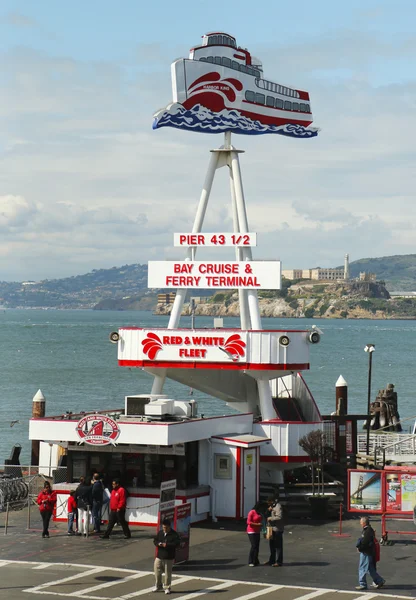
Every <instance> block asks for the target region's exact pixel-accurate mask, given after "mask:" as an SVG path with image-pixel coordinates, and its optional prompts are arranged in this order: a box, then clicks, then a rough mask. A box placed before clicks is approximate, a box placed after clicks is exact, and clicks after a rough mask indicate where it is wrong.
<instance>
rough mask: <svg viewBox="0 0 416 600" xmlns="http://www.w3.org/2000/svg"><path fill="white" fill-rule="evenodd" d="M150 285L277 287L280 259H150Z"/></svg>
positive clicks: (209, 287) (230, 287)
mask: <svg viewBox="0 0 416 600" xmlns="http://www.w3.org/2000/svg"><path fill="white" fill-rule="evenodd" d="M148 264H149V269H148V284H147V285H148V287H149V288H197V289H201V290H204V289H205V290H207V289H263V290H280V287H281V263H280V261H278V260H276V261H247V262H244V261H241V262H240V261H239V262H225V261H217V262H201V261H180V262H169V261H149V263H148Z"/></svg>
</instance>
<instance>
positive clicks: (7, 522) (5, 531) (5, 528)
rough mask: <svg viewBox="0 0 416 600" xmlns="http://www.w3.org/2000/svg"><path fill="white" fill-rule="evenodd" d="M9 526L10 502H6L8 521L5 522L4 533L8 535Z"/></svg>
mask: <svg viewBox="0 0 416 600" xmlns="http://www.w3.org/2000/svg"><path fill="white" fill-rule="evenodd" d="M8 526H9V503H8V502H7V504H6V521H5V523H4V535H7V528H8Z"/></svg>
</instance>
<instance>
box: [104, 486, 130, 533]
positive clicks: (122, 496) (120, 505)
mask: <svg viewBox="0 0 416 600" xmlns="http://www.w3.org/2000/svg"><path fill="white" fill-rule="evenodd" d="M112 486H113V491H112V492H111V496H110V516H109V518H108V525H107V529H106V531H105V533H104V535H103V536H101V539H102V540H106V539H107V540H108V538H109V537H110V533H111V532H112V531H113V527H114V525H115V524H116V523H117V522H118V523H120V525H121V526H122V528H123V533H124V538H125V539H126V540H128V539H129V538H131V533H130V529H129V526H128V524H127V521H126V507H127V494H126V490H125V489H124V488H123V487H121V485H120V480H119V479H114V481H113V483H112Z"/></svg>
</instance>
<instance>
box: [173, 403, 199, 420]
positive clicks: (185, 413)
mask: <svg viewBox="0 0 416 600" xmlns="http://www.w3.org/2000/svg"><path fill="white" fill-rule="evenodd" d="M196 409H197V405H196V402H195V400H175V403H174V408H173V410H174V414H175V415H177V416H178V417H189V418H191V417H196Z"/></svg>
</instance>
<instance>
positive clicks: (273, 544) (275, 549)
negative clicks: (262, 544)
mask: <svg viewBox="0 0 416 600" xmlns="http://www.w3.org/2000/svg"><path fill="white" fill-rule="evenodd" d="M267 513H268V517H267V530H268V535H267V539H268V540H269V547H270V556H269V560H268V561H266V562H265V563H264V564H265V565H270V566H272V567H281V566H282V565H283V531H284V525H283V511H282V505H281V504H280V503H279V500H278V499H277V498H269V499H268V500H267Z"/></svg>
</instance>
